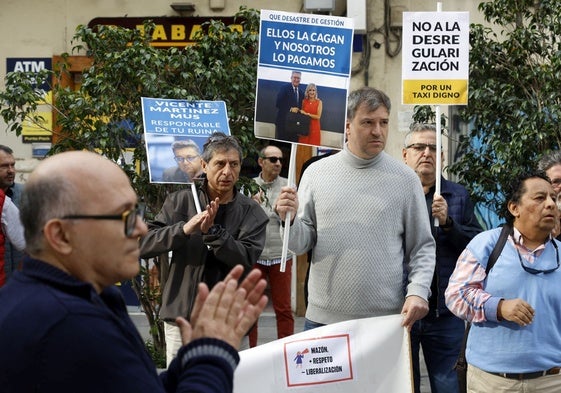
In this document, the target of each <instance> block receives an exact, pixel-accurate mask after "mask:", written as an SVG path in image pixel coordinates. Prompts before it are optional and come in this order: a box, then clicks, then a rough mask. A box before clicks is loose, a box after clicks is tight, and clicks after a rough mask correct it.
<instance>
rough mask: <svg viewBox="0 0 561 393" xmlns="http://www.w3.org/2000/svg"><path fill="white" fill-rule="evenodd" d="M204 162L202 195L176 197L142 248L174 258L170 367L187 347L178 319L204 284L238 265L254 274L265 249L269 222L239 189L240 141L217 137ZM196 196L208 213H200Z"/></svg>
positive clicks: (167, 294)
mask: <svg viewBox="0 0 561 393" xmlns="http://www.w3.org/2000/svg"><path fill="white" fill-rule="evenodd" d="M201 158H202V167H203V172H204V173H205V175H206V177H205V179H204V181H203V184H202V185H201V186H200V187H198V188H197V195H193V193H192V192H191V189H190V188H189V189H184V190H180V191H177V192H174V193H172V194H170V195H169V196H168V197H167V198H166V200H165V201H164V204H163V206H162V209H161V211H160V212H159V213H158V214H157V215H156V217H155V218H154V220H153V221H151V222H149V223H148V234H147V235H146V236H145V237H144V238H143V239H142V240H141V245H140V247H141V257H142V258H152V257H155V256H158V255H160V254H163V253H168V252H170V251H171V252H172V254H173V256H172V258H171V264H170V267H169V276H168V277H167V279H166V280H165V284H164V288H163V291H162V308H161V310H160V317H161V318H162V319H163V320H164V327H165V332H166V333H165V335H166V347H167V360H168V363H169V362H170V361H171V360H172V359H173V357H174V356H175V353H176V352H177V350H178V349H179V347H180V346H181V339H180V335H179V329H178V328H177V326H176V325H175V322H174V321H175V318H176V317H178V316H182V317H185V318H187V319H189V317H190V315H191V311H192V308H193V302H194V299H195V295H196V291H197V286H198V284H199V283H200V282H204V283H205V284H207V285H208V286H209V287H210V288H212V287H213V286H214V284H216V283H217V282H219V281H221V280H223V279H224V277H225V276H226V274H227V273H228V271H229V270H230V269H231V268H232V267H233V266H234V265H236V264H242V265H243V266H244V268H245V269H246V272H248V271H249V270H250V269H251V268H252V266H253V265H254V264H255V262H256V261H257V258H258V257H259V255H260V254H261V252H262V251H263V247H264V245H265V230H266V227H267V223H268V222H269V218H268V217H267V215H266V214H265V213H264V212H263V209H261V206H259V204H257V202H255V201H253V200H252V199H251V198H249V197H246V196H245V195H243V194H241V193H240V192H238V190H237V189H236V187H235V184H236V181H237V180H238V178H239V174H240V170H241V163H242V150H241V147H240V145H239V144H238V141H237V140H236V138H234V137H232V136H226V135H224V134H222V133H215V134H213V135H212V136H211V137H210V138H209V140H208V141H207V143H206V144H205V146H204V149H203V154H202V156H201ZM195 198H196V199H197V200H198V201H199V202H200V205H201V206H206V208H205V210H203V211H201V212H198V211H197V208H196V206H197V204H196V199H195Z"/></svg>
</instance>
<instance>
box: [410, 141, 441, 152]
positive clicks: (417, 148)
mask: <svg viewBox="0 0 561 393" xmlns="http://www.w3.org/2000/svg"><path fill="white" fill-rule="evenodd" d="M427 147H428V148H429V151H430V152H431V153H435V152H436V145H432V144H429V143H412V144H410V145H409V146H405V148H406V149H413V150H415V151H417V152H419V153H420V152H423V151H425V150H426V149H427Z"/></svg>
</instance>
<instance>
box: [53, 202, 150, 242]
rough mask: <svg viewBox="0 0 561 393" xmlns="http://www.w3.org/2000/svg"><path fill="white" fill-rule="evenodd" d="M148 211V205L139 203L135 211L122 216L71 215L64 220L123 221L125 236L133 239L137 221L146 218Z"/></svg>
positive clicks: (132, 210) (125, 212)
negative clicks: (146, 211)
mask: <svg viewBox="0 0 561 393" xmlns="http://www.w3.org/2000/svg"><path fill="white" fill-rule="evenodd" d="M145 210H146V205H144V203H139V204H138V205H136V206H135V207H134V209H129V210H126V211H124V212H123V213H121V214H115V215H107V214H99V215H95V214H93V215H86V214H69V215H67V216H64V217H62V219H63V220H122V221H123V222H124V223H125V235H126V236H127V237H132V234H133V233H134V229H135V228H136V220H137V219H138V218H140V219H141V220H142V219H143V218H144V211H145Z"/></svg>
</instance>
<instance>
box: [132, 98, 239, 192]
mask: <svg viewBox="0 0 561 393" xmlns="http://www.w3.org/2000/svg"><path fill="white" fill-rule="evenodd" d="M142 118H143V123H144V139H145V142H146V151H147V157H148V169H149V172H150V181H151V182H152V183H192V182H193V180H194V178H192V177H191V176H187V175H185V174H187V172H188V170H189V168H188V167H190V166H192V165H188V164H187V163H186V162H183V163H178V162H176V161H175V159H177V157H176V151H175V150H174V147H176V146H177V145H178V144H183V146H191V147H183V149H187V150H186V151H190V153H189V156H200V154H201V153H202V151H203V148H204V144H205V142H206V141H207V140H208V138H209V137H210V136H211V135H212V134H213V133H215V132H222V133H224V134H226V135H230V126H229V124H228V113H227V110H226V103H225V102H224V101H187V100H174V99H164V98H147V97H142ZM182 172H183V173H182ZM184 173H185V174H184ZM190 175H192V174H190Z"/></svg>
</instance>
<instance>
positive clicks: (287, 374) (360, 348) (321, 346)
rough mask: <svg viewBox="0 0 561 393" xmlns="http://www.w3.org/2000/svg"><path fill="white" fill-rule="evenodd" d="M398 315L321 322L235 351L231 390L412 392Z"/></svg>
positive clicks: (404, 334)
mask: <svg viewBox="0 0 561 393" xmlns="http://www.w3.org/2000/svg"><path fill="white" fill-rule="evenodd" d="M402 320H403V317H402V316H401V315H389V316H385V317H377V318H365V319H356V320H352V321H346V322H340V323H336V324H332V325H326V326H323V327H320V328H317V329H313V330H308V331H305V332H302V333H298V334H295V335H292V336H290V337H285V338H283V339H280V340H276V341H273V342H270V343H267V344H264V345H260V346H257V347H255V348H251V349H248V350H246V351H242V352H240V357H241V362H240V364H239V366H238V368H237V369H236V372H235V375H234V393H283V392H292V391H295V392H306V393H313V392H318V393H319V392H321V393H336V392H343V391H345V392H353V393H363V392H364V393H366V392H368V393H403V392H412V391H413V390H412V372H411V360H410V359H411V357H410V346H409V337H408V334H407V331H406V329H405V328H403V327H402V326H401V321H402Z"/></svg>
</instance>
